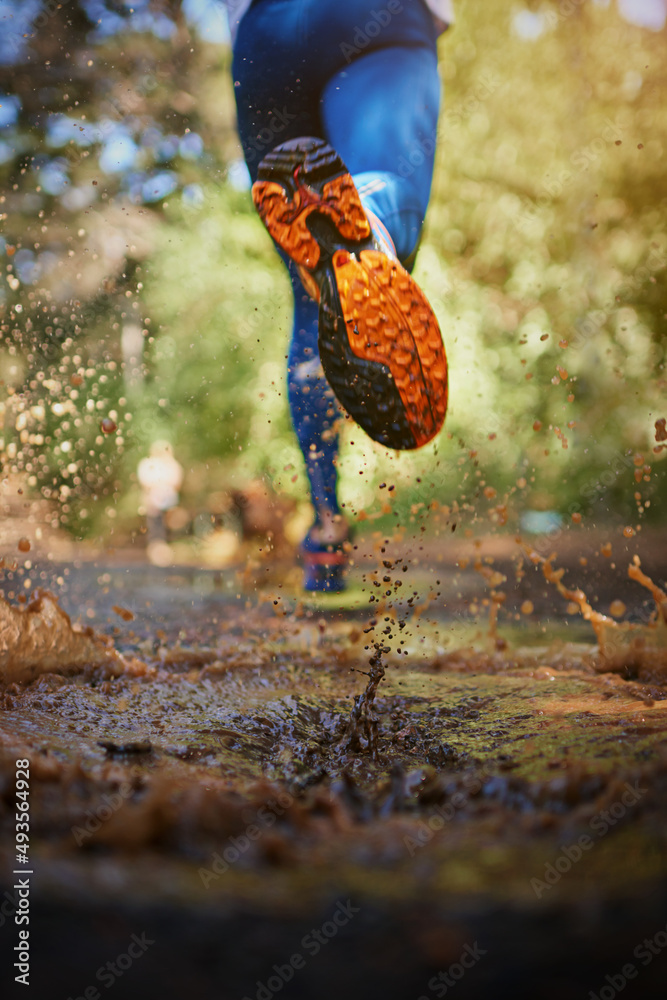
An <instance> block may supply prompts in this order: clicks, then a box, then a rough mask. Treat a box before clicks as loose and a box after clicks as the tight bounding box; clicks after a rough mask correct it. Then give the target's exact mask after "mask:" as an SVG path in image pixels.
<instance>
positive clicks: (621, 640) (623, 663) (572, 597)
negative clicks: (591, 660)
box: [522, 543, 667, 670]
mask: <svg viewBox="0 0 667 1000" xmlns="http://www.w3.org/2000/svg"><path fill="white" fill-rule="evenodd" d="M522 547H523V549H524V551H525V552H526V554H527V556H528V558H529V559H530V561H531V562H532V563H533V564H535V565H541V567H542V574H543V576H544V579H545V580H546V581H547V582H548V583H551V584H553V585H555V587H556V588H557V590H558V592H559V594H561V595H562V596H563V597H564V598H565V599H566V600H568V601H571V602H572V604H574V605H575V606H576V607H578V609H579V613H580V614H581V615H582V617H583V618H584V619H585V620H586V621H587V622H590V624H591V626H592V627H593V631H594V632H595V636H596V638H597V640H598V645H599V649H600V663H601V669H603V670H609V669H623V668H625V667H627V666H628V665H630V664H631V663H632V662H633V661H635V660H636V659H637V657H643V658H644V659H645V660H646V659H647V658H648V659H651V660H653V661H654V662H655V664H656V666H658V667H659V666H660V665H662V666H663V667H665V666H667V594H666V593H665V592H664V591H663V590H662V589H661V588H660V587H659V586H658V585H657V584H656V583H654V582H653V580H652V579H651V578H650V577H649V576H648V575H647V574H646V573H644V572H643V570H642V569H641V563H640V560H639V556H637V555H635V556H634V558H633V561H632V563H631V564H630V565H629V566H628V576H629V578H630V579H631V580H634V581H636V582H637V583H639V584H640V585H641V586H642V587H645V588H646V589H647V590H648V591H649V592H650V594H651V596H652V597H653V600H654V602H655V610H654V611H653V613H652V614H651V616H650V617H649V619H648V620H647V621H645V622H643V623H634V622H616V621H614V619H613V618H609V617H608V616H607V615H605V614H602V612H601V611H596V610H595V608H593V606H592V605H591V603H590V601H589V600H588V598H587V597H586V594H585V593H584V591H583V590H581V588H579V587H577V588H574V589H573V588H570V587H566V586H565V584H564V583H563V576H564V574H565V570H564V569H563V568H561V569H554V567H553V565H552V561H553V559H554V558H555V555H552V556H549V557H548V558H545V557H544V556H541V555H540V554H539V553H538V552H536V551H535V550H534V549H533V548H532V546H530V545H528V544H527V543H522Z"/></svg>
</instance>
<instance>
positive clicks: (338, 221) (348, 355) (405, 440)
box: [253, 139, 447, 450]
mask: <svg viewBox="0 0 667 1000" xmlns="http://www.w3.org/2000/svg"><path fill="white" fill-rule="evenodd" d="M253 199H254V201H255V205H256V207H257V209H258V212H259V214H260V216H261V218H262V221H263V222H264V224H265V226H266V227H267V229H268V230H269V233H270V234H271V236H272V237H273V239H274V240H275V241H276V243H278V245H279V246H280V247H281V248H282V249H283V250H284V251H285V252H286V253H287V254H288V255H289V256H290V257H291V258H292V260H294V261H295V263H296V264H297V266H298V267H299V271H300V273H302V274H304V277H306V282H305V284H306V287H307V288H308V290H309V292H310V294H311V295H312V294H313V291H314V288H313V286H315V287H316V288H317V289H318V290H319V302H320V318H319V348H320V359H321V362H322V367H323V368H324V373H325V375H326V377H327V379H328V381H329V383H330V384H331V387H332V389H333V390H334V392H335V394H336V396H337V397H338V399H339V401H340V402H341V403H342V405H343V406H344V407H345V409H346V410H347V411H348V413H349V414H350V416H351V417H352V418H353V419H354V420H355V421H356V422H357V423H358V424H359V425H360V426H361V427H362V428H363V429H364V430H365V431H366V433H367V434H369V436H370V437H372V438H374V439H375V440H376V441H379V442H380V443H382V444H384V445H386V446H387V447H390V448H395V449H399V450H402V449H409V448H418V447H421V445H423V444H426V443H427V442H428V441H430V440H431V439H432V438H433V437H434V436H435V435H436V434H437V433H438V431H439V430H440V428H441V427H442V424H443V421H444V419H445V413H446V409H447V360H446V356H445V350H444V345H443V343H442V337H441V334H440V329H439V327H438V324H437V320H436V319H435V316H434V314H433V311H432V310H431V307H430V306H429V304H428V302H427V300H426V297H425V296H424V294H423V292H422V291H421V289H420V288H419V286H418V285H417V284H416V282H415V281H414V280H413V279H412V278H411V277H410V275H409V274H408V272H407V271H406V270H405V269H404V268H403V267H402V266H401V264H400V263H399V262H398V261H397V260H394V259H392V258H391V257H388V256H387V255H386V254H385V253H383V252H381V251H380V250H379V249H378V248H377V244H376V243H375V241H374V239H373V234H372V231H371V227H370V224H369V222H368V219H367V218H366V214H365V212H364V209H363V206H362V204H361V200H360V198H359V194H358V192H357V189H356V187H355V184H354V181H353V180H352V177H351V176H350V174H349V173H348V172H347V170H346V168H345V165H344V164H343V162H342V160H341V159H340V157H339V156H338V154H337V153H336V152H335V151H334V150H333V149H331V147H330V146H328V145H327V144H326V143H325V142H323V141H322V140H317V139H300V140H292V141H291V142H289V143H285V144H283V145H282V146H279V147H278V148H277V149H275V150H274V151H273V152H272V153H270V154H269V155H268V156H267V157H265V158H264V160H263V161H262V164H261V165H260V170H259V177H258V180H257V181H256V182H255V184H254V186H253ZM309 279H310V280H309ZM313 297H314V298H315V297H316V296H315V295H313Z"/></svg>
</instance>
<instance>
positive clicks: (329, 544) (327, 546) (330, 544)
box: [300, 515, 351, 591]
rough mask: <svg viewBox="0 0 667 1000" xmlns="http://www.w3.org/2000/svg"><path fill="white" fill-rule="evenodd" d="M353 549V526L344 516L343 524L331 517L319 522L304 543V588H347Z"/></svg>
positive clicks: (339, 589)
mask: <svg viewBox="0 0 667 1000" xmlns="http://www.w3.org/2000/svg"><path fill="white" fill-rule="evenodd" d="M339 516H340V515H339ZM350 549H351V545H350V532H349V528H348V527H347V525H345V524H344V522H342V519H341V524H340V525H338V524H334V523H333V521H331V520H329V521H327V520H325V521H324V522H323V523H315V524H314V525H313V526H312V528H311V529H310V531H309V532H308V534H307V535H306V537H305V538H304V540H303V542H302V543H301V549H300V554H301V562H302V563H303V589H304V590H310V591H341V590H345V586H346V582H345V577H346V574H347V569H348V565H349V561H350V559H349V550H350Z"/></svg>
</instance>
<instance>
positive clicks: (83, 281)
mask: <svg viewBox="0 0 667 1000" xmlns="http://www.w3.org/2000/svg"><path fill="white" fill-rule="evenodd" d="M456 10H457V23H456V25H455V27H454V28H452V29H451V30H450V31H449V32H447V33H446V34H445V35H444V36H442V38H441V39H440V42H439V47H440V54H441V74H442V80H443V88H444V107H443V112H442V115H441V120H440V125H439V129H438V154H437V165H436V176H435V181H434V186H433V197H432V203H431V207H430V210H429V215H428V218H427V224H426V231H425V236H424V240H423V244H422V248H421V251H420V256H419V259H418V264H417V269H416V275H417V277H418V280H419V281H420V282H421V283H422V284H423V287H424V288H425V290H426V292H427V294H428V296H429V298H430V300H431V302H432V303H433V306H434V308H435V310H436V312H437V314H438V317H439V320H440V323H441V327H442V330H443V333H444V337H445V342H446V346H447V351H448V355H449V359H450V365H451V404H450V412H449V416H448V420H447V424H446V428H445V430H444V431H443V433H442V434H441V436H440V437H439V439H438V440H437V441H436V442H435V443H434V444H432V445H431V446H428V447H427V448H425V449H422V450H421V451H419V452H417V453H411V454H402V455H396V454H393V453H389V452H387V451H385V450H384V449H382V448H381V447H379V446H376V445H374V444H373V443H372V442H370V441H369V440H368V439H367V438H365V436H364V435H363V434H362V433H361V432H360V431H359V430H355V429H354V428H353V426H352V425H350V424H349V423H348V424H346V425H345V427H344V430H343V446H342V454H341V484H340V497H341V499H342V500H344V501H345V502H346V505H347V508H348V509H349V510H350V511H352V512H353V514H354V515H355V518H356V519H357V520H358V521H359V519H361V520H360V522H359V523H360V526H361V529H362V531H363V530H364V527H365V525H368V527H369V528H370V526H373V527H374V528H377V527H378V526H382V525H383V524H384V522H385V520H387V519H390V518H391V519H392V523H394V524H395V523H396V522H397V521H398V522H399V523H406V524H407V523H409V522H410V521H412V522H419V521H420V518H421V526H422V527H425V528H426V530H427V531H436V530H439V529H438V527H437V526H438V523H439V522H438V518H437V517H436V516H435V515H433V516H431V512H436V513H440V512H442V511H443V510H444V511H445V512H446V513H447V514H449V513H451V512H452V511H454V512H455V513H456V515H457V517H458V518H459V520H461V521H462V522H463V523H465V524H466V525H467V526H468V527H469V528H470V529H471V530H473V531H477V530H480V531H481V530H485V531H488V530H492V531H493V530H501V529H502V530H506V531H507V530H513V529H514V528H515V527H517V526H518V527H520V528H522V529H523V530H525V531H528V532H530V531H534V532H540V531H544V530H545V529H547V528H549V526H551V528H552V529H553V527H554V526H557V525H558V524H559V523H561V524H570V522H571V521H572V518H573V516H574V520H575V522H578V521H579V520H581V521H582V522H583V523H586V524H589V525H592V524H607V523H610V522H611V523H614V524H616V525H619V526H621V525H622V526H626V530H627V531H629V532H630V531H636V530H637V528H638V527H641V526H643V525H644V524H648V523H650V522H651V521H652V520H653V522H654V523H655V522H659V520H660V518H661V516H663V515H662V512H663V510H664V507H662V506H661V503H660V498H661V495H662V496H663V497H664V493H665V484H666V478H665V469H667V465H666V464H665V461H664V459H665V457H666V456H665V451H664V450H661V443H660V442H661V439H662V431H661V427H664V423H663V424H662V425H661V424H660V420H661V418H663V417H664V416H666V415H667V400H666V394H665V389H666V387H667V378H666V374H665V360H666V344H667V340H666V332H667V290H666V288H665V276H666V275H667V235H666V231H665V226H666V222H667V184H666V183H665V162H666V155H667V103H666V101H665V93H666V90H665V83H666V82H667V60H666V59H665V54H666V46H665V42H666V40H667V29H666V27H665V22H666V16H667V8H666V5H665V0H558V2H552V0H539V2H525V0H518V2H515V3H507V2H506V0H460V2H459V3H458V4H457V5H456ZM419 155H420V154H419V151H418V150H407V149H406V151H405V158H406V163H408V164H409V162H410V157H411V156H413V157H415V156H417V157H418V156H419ZM0 185H1V188H2V194H1V195H0V220H1V224H2V237H1V238H0V264H1V267H2V280H1V281H0V311H1V319H2V325H1V340H0V380H1V383H0V389H1V392H0V458H1V461H2V488H3V502H4V513H5V515H7V514H9V515H12V514H13V515H20V513H21V511H22V510H23V509H24V508H26V507H27V506H28V505H32V506H31V507H30V509H31V511H34V510H37V509H39V511H40V512H41V513H40V514H39V517H40V518H41V520H42V522H43V523H44V525H45V526H46V527H45V530H47V529H48V527H49V526H50V528H51V529H52V530H53V531H54V532H56V531H57V532H61V533H62V532H67V533H69V534H70V535H71V536H72V537H74V538H76V539H84V540H85V539H88V540H94V541H95V542H96V543H97V544H107V545H113V546H114V547H119V546H120V547H122V546H124V545H129V544H131V543H132V542H137V543H138V544H139V545H141V543H142V533H143V532H144V531H145V518H144V517H143V514H142V507H141V502H142V501H141V494H140V490H139V486H138V483H137V465H138V462H139V461H140V459H141V458H143V457H145V456H146V455H147V454H148V451H149V449H150V446H151V443H152V442H154V441H155V440H159V439H166V440H168V441H170V442H171V444H172V446H173V449H174V453H175V455H176V457H177V459H178V460H179V462H180V463H181V465H182V466H183V469H184V481H183V486H182V490H181V495H180V500H179V506H178V508H177V510H176V512H172V515H171V517H172V521H171V528H170V530H171V537H172V539H173V540H174V541H175V545H176V550H178V551H180V553H181V555H180V557H179V558H183V559H187V558H188V557H190V556H192V557H195V558H196V557H199V556H201V554H202V552H203V551H204V550H206V551H207V552H208V558H209V561H211V562H213V563H214V562H215V560H216V559H219V560H220V561H224V559H225V558H227V555H228V554H229V551H231V550H229V549H228V547H226V542H225V538H226V537H227V535H226V532H229V530H230V528H231V529H234V525H235V521H234V519H235V518H236V519H237V520H238V513H239V505H238V503H235V501H234V497H235V496H236V494H235V492H234V491H238V490H244V489H247V488H248V485H249V484H254V486H252V485H251V487H250V488H255V489H257V488H258V484H262V488H265V489H268V490H270V491H271V495H272V496H275V498H276V500H275V503H276V504H277V505H278V506H280V505H282V507H283V508H284V509H285V510H287V511H290V512H292V513H294V516H295V518H296V521H297V522H298V523H297V526H296V527H295V528H294V531H293V533H294V536H295V537H296V535H298V531H299V530H301V527H302V526H304V525H305V524H307V522H308V516H309V515H308V510H307V506H306V505H305V497H306V495H307V493H306V480H305V476H304V471H303V465H302V461H301V457H300V453H299V451H298V448H297V445H296V441H295V438H294V436H293V434H292V431H291V428H290V424H289V417H288V412H287V403H286V393H285V355H286V353H287V339H288V331H289V327H290V292H289V286H288V282H287V279H286V275H285V273H284V272H283V269H282V265H281V263H280V261H279V260H278V258H277V256H276V255H275V253H274V251H273V248H272V245H271V241H270V239H269V237H268V236H267V234H266V232H265V231H264V229H263V227H262V225H261V223H260V222H259V220H258V218H257V217H256V215H255V213H254V210H253V207H252V202H251V198H250V193H249V188H248V178H247V172H246V170H245V166H244V164H243V161H242V159H241V151H240V146H239V142H238V139H237V136H236V133H235V110H234V101H233V81H232V79H231V76H230V49H229V36H228V30H227V23H226V16H225V13H224V8H223V6H222V4H221V3H219V2H214V0H183V2H182V3H177V2H169V0H133V2H132V3H129V2H127V3H125V2H120V0H119V2H114V0H69V2H68V0H61V2H60V3H56V2H55V0H46V2H42V0H0ZM656 421H658V423H657V426H656ZM352 442H354V443H352ZM390 480H391V484H392V485H394V486H395V489H394V490H393V491H391V493H390V492H389V491H388V490H381V489H380V486H381V484H383V483H388V482H389V481H390ZM31 516H32V515H31ZM216 539H217V540H218V542H219V544H218V548H217V549H216V546H215V541H216ZM207 544H208V546H209V548H208V549H206V545H207ZM179 545H180V550H179V549H178V546H179Z"/></svg>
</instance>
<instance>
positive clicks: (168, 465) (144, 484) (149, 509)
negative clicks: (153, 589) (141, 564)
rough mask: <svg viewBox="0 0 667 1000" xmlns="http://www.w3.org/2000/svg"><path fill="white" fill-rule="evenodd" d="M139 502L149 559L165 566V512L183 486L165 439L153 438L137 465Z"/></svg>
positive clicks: (179, 467)
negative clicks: (147, 450) (144, 519)
mask: <svg viewBox="0 0 667 1000" xmlns="http://www.w3.org/2000/svg"><path fill="white" fill-rule="evenodd" d="M137 477H138V479H139V485H140V486H141V503H142V508H143V509H144V511H145V513H146V532H147V552H148V558H149V559H150V561H151V562H153V563H155V564H156V565H158V566H161V565H168V564H169V562H170V561H171V560H170V550H169V545H168V543H167V522H166V514H167V511H169V510H171V509H172V508H174V507H176V506H177V505H178V495H179V491H180V489H181V486H182V485H183V467H182V465H181V463H180V462H179V461H178V460H177V459H176V458H175V457H174V452H173V448H172V446H171V444H170V443H169V441H154V442H153V443H152V445H151V447H150V454H149V456H148V457H147V458H142V459H141V461H140V462H139V465H138V467H137Z"/></svg>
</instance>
